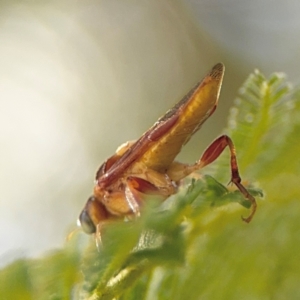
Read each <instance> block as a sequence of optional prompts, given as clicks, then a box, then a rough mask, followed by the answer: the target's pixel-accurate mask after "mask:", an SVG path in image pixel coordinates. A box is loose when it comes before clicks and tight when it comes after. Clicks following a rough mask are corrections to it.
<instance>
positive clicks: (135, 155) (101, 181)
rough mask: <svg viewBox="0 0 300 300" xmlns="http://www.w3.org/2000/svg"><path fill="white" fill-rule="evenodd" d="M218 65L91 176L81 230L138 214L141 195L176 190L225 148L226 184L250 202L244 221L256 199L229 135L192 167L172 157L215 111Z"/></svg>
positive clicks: (162, 195)
mask: <svg viewBox="0 0 300 300" xmlns="http://www.w3.org/2000/svg"><path fill="white" fill-rule="evenodd" d="M224 70H225V68H224V65H223V64H221V63H218V64H216V65H215V66H214V67H213V68H212V69H211V71H210V72H209V73H208V74H207V75H206V76H205V77H204V79H203V80H202V81H201V82H199V83H198V84H196V86H195V87H194V88H193V89H192V90H191V91H190V92H189V93H188V94H187V95H186V96H185V97H184V98H183V99H182V100H181V101H180V102H178V103H177V104H176V105H175V106H174V107H173V108H171V109H170V110H169V111H167V113H166V114H165V115H163V116H162V117H161V118H159V119H158V121H157V122H156V123H155V124H154V125H153V126H152V127H151V128H150V129H149V130H147V131H146V132H145V133H144V134H143V135H142V136H141V137H140V138H139V139H138V140H136V141H132V142H127V143H124V144H123V145H121V146H120V147H119V148H118V149H117V151H116V153H115V154H114V155H113V156H112V157H110V158H109V159H107V160H106V161H105V162H104V163H103V164H102V165H101V167H100V168H99V170H98V171H97V174H96V182H95V186H94V194H93V196H91V197H90V198H89V199H88V201H87V203H86V205H85V207H84V209H83V210H82V212H81V214H80V216H79V222H80V224H81V226H82V229H83V230H84V231H85V232H86V233H96V234H97V233H99V234H100V231H101V226H102V225H103V224H104V223H105V222H106V221H108V220H112V219H115V218H118V217H125V216H127V217H131V216H133V217H134V216H139V215H140V208H141V206H142V203H143V201H145V198H146V196H147V195H156V196H159V197H160V198H161V199H162V200H165V199H166V198H168V197H169V196H170V195H172V194H175V193H176V192H177V190H178V185H179V184H180V181H181V180H182V179H183V178H185V177H186V176H188V175H189V174H191V173H192V172H195V171H197V170H200V169H202V168H203V167H204V166H206V165H208V164H210V163H212V162H213V161H214V160H215V159H217V158H218V156H219V155H220V154H221V153H222V152H223V150H224V149H225V148H226V147H227V146H228V148H229V150H230V154H231V159H230V166H231V182H232V183H233V184H235V185H236V187H237V188H238V189H239V190H240V192H241V193H242V194H243V196H244V197H245V198H246V199H247V200H249V201H250V203H251V208H252V210H251V213H250V215H249V216H248V217H247V218H243V217H242V219H243V220H244V221H245V222H247V223H248V222H250V221H251V219H252V217H253V216H254V214H255V211H256V201H255V199H254V197H253V196H252V195H250V194H249V192H248V191H247V189H246V188H245V187H244V186H243V185H242V183H241V178H240V176H239V171H238V165H237V159H236V151H235V148H234V145H233V142H232V140H231V139H230V137H228V136H226V135H222V136H220V137H219V138H217V139H216V140H215V141H214V142H213V143H212V144H211V145H210V146H208V148H207V149H206V150H205V151H204V153H203V154H202V156H201V158H200V159H199V160H198V161H196V163H195V164H193V165H187V164H183V163H180V162H176V161H174V159H175V157H176V156H177V154H178V153H179V152H180V151H181V148H182V146H183V145H185V144H186V143H187V142H188V141H189V139H190V138H191V136H192V135H193V134H194V133H195V132H196V131H197V130H199V128H200V127H201V125H202V124H203V123H204V122H205V120H207V119H208V118H209V117H210V116H211V115H212V114H213V112H214V111H215V109H216V107H217V104H218V98H219V93H220V89H221V85H222V80H223V75H224Z"/></svg>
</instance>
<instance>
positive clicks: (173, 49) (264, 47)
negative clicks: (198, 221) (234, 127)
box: [0, 0, 300, 266]
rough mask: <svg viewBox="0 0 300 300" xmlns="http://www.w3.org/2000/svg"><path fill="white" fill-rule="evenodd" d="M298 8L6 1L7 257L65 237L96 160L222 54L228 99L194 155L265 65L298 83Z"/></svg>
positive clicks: (0, 96)
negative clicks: (252, 75)
mask: <svg viewBox="0 0 300 300" xmlns="http://www.w3.org/2000/svg"><path fill="white" fill-rule="evenodd" d="M299 13H300V2H297V1H284V2H283V1H278V0H276V1H270V0H269V1H263V2H261V1H258V0H255V1H251V2H245V1H243V2H241V1H230V0H225V1H221V0H213V1H212V0H203V1H173V0H172V1H171V0H167V1H158V0H153V1H82V2H80V1H51V2H48V3H45V2H40V3H39V2H37V1H26V2H24V1H20V2H18V1H1V3H0V104H1V109H0V125H1V126H0V143H1V156H0V162H1V171H0V176H1V178H0V190H1V198H0V266H3V265H5V264H7V263H8V262H9V261H11V260H13V259H15V258H17V257H22V256H24V255H25V256H36V255H40V254H41V253H43V252H44V251H45V249H50V248H54V247H61V246H62V245H63V242H64V239H65V237H66V235H67V234H68V232H69V231H70V230H72V229H73V228H74V227H75V226H76V225H75V222H76V219H77V217H78V214H79V213H80V210H81V208H82V207H83V205H84V204H85V201H86V199H87V197H88V196H89V195H90V193H91V191H92V186H93V180H94V174H95V171H96V169H97V167H98V166H99V165H100V164H101V163H102V162H103V160H104V159H105V158H106V157H108V156H109V155H111V154H112V153H113V152H114V151H115V149H116V148H117V147H118V146H119V145H120V144H121V143H122V142H124V141H126V140H131V139H135V138H138V137H139V136H140V135H141V133H142V132H144V131H145V130H146V129H147V128H148V127H149V126H150V125H152V124H153V123H154V122H155V121H156V119H157V118H158V117H159V116H160V115H161V114H163V113H164V112H165V111H166V110H167V109H168V108H169V107H170V106H171V105H173V104H174V103H175V102H176V101H178V100H179V99H180V98H181V97H182V96H183V95H184V94H185V93H186V92H187V91H188V90H189V89H190V87H192V86H193V84H195V83H196V82H197V81H198V80H199V79H201V78H202V76H203V75H204V74H205V73H206V71H207V70H208V69H209V68H210V67H211V66H212V65H213V64H215V63H216V62H219V61H222V62H223V63H225V65H226V74H225V80H224V86H223V89H222V94H221V98H220V104H219V107H218V110H217V111H216V113H215V114H214V116H213V117H212V118H211V119H210V120H209V121H208V122H207V123H206V124H205V126H204V128H203V129H202V130H201V131H200V132H199V134H198V135H197V136H196V137H194V138H193V140H192V141H191V142H190V144H189V145H188V146H187V147H186V150H185V151H184V153H183V154H181V156H180V158H181V159H182V160H185V161H189V162H192V160H195V159H197V158H198V157H199V156H200V153H201V151H202V150H203V149H204V148H205V147H206V146H207V145H208V144H209V142H210V141H211V140H213V139H214V138H215V137H216V136H217V135H218V134H219V133H220V132H221V130H222V128H223V127H224V126H225V124H226V118H227V116H228V109H229V107H230V106H231V104H232V102H233V100H234V98H235V95H236V92H237V89H238V87H239V86H240V85H241V84H242V82H243V81H244V80H245V78H246V76H247V75H248V74H249V73H250V72H251V71H253V69H254V68H258V69H260V70H261V71H262V72H263V73H265V74H266V75H268V74H269V73H271V72H274V71H283V72H286V73H287V74H288V75H289V80H290V81H292V82H295V83H296V82H299V77H300V76H299V71H298V70H299V55H300V40H299V36H300V19H299ZM187 157H189V158H187ZM241 171H242V170H241ZM242 172H243V171H242Z"/></svg>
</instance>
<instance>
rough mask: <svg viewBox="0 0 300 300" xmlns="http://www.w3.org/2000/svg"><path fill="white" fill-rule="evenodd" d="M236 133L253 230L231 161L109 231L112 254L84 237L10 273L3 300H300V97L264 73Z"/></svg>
mask: <svg viewBox="0 0 300 300" xmlns="http://www.w3.org/2000/svg"><path fill="white" fill-rule="evenodd" d="M228 124H229V125H228V129H227V130H226V133H227V134H228V135H229V136H230V137H232V139H233V141H234V143H235V145H236V149H237V155H238V162H239V166H240V172H241V175H242V178H243V179H244V180H246V179H247V180H246V181H245V182H247V181H248V182H251V185H249V184H248V185H247V188H249V191H250V192H251V194H252V195H254V196H255V197H256V198H257V200H258V211H257V214H256V215H255V217H254V219H253V221H252V222H251V223H250V224H245V223H243V222H242V221H241V218H240V216H241V214H243V215H244V216H247V212H248V211H247V209H246V208H249V203H248V201H247V200H245V199H243V197H242V196H241V194H240V193H239V192H237V191H235V190H233V189H231V186H229V187H228V188H227V187H225V186H224V185H222V184H220V183H219V181H222V182H224V183H226V182H228V181H229V179H230V177H229V174H230V173H229V156H228V155H226V154H224V155H223V156H222V157H221V158H220V159H218V161H217V162H216V163H215V164H214V165H215V167H214V169H212V170H211V172H212V173H211V175H212V176H213V177H211V176H208V175H206V176H203V177H202V178H201V179H199V180H197V181H196V180H192V181H191V182H189V183H186V185H185V187H183V189H182V191H181V192H180V193H179V195H177V196H174V197H173V198H172V199H169V200H167V201H166V202H165V203H164V204H163V205H161V206H159V207H157V205H156V204H155V203H152V202H149V204H148V206H147V207H146V208H145V210H144V213H143V216H142V217H141V218H139V219H137V220H135V221H134V222H123V221H122V222H121V221H120V222H116V223H114V224H109V225H107V226H106V228H105V232H104V234H103V245H102V246H99V247H98V248H97V247H96V245H95V242H94V240H93V239H92V238H90V239H88V238H86V236H84V235H83V234H82V233H77V234H74V236H73V237H72V238H71V241H69V242H68V243H67V245H66V246H65V248H64V249H62V250H60V251H56V252H53V253H52V254H49V255H47V256H46V257H44V258H42V259H39V260H19V261H17V262H14V263H13V264H11V265H9V266H7V267H6V268H4V269H3V270H2V271H1V272H0V299H70V298H71V299H91V300H92V299H93V300H95V299H124V300H125V299H126V300H133V299H146V300H150V299H175V300H176V299H178V300H179V299H298V298H300V289H299V287H298V285H299V284H298V282H299V281H300V268H299V267H298V262H299V258H300V254H299V253H300V223H299V221H298V219H299V215H300V205H299V200H300V189H299V188H298V185H297V183H298V181H299V170H300V156H299V153H300V143H298V136H299V134H300V90H299V89H295V88H294V89H293V88H291V87H290V85H289V84H288V83H287V82H286V80H285V78H284V76H283V75H282V74H273V75H271V76H270V78H269V79H267V78H265V77H264V76H263V75H262V74H261V73H259V72H258V71H256V72H255V73H254V74H252V75H250V76H249V78H248V79H247V81H246V82H245V84H244V86H243V87H242V88H241V90H240V93H239V96H238V98H237V100H236V103H235V106H234V107H233V108H232V110H231V113H230V118H229V123H228ZM215 178H217V180H218V181H217V180H216V179H215ZM260 188H261V189H262V190H263V193H264V195H265V197H264V198H263V199H262V198H261V196H262V192H261V190H260ZM243 207H244V208H243Z"/></svg>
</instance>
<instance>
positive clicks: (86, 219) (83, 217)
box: [79, 209, 96, 234]
mask: <svg viewBox="0 0 300 300" xmlns="http://www.w3.org/2000/svg"><path fill="white" fill-rule="evenodd" d="M79 222H80V225H81V227H82V229H83V231H84V232H85V233H87V234H92V233H95V232H96V226H95V224H94V223H93V221H92V219H91V218H90V216H89V213H88V212H87V211H86V210H85V209H84V210H83V211H82V212H81V214H80V216H79Z"/></svg>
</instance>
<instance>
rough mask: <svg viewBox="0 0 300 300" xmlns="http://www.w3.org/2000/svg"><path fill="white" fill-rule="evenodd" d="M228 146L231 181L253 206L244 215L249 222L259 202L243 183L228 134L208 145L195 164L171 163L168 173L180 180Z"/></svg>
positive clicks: (214, 158) (213, 159)
mask: <svg viewBox="0 0 300 300" xmlns="http://www.w3.org/2000/svg"><path fill="white" fill-rule="evenodd" d="M227 146H228V147H229V150H230V165H231V182H232V183H234V184H235V185H236V187H237V188H238V189H239V190H240V192H241V193H242V194H243V195H244V197H245V198H246V199H248V200H249V201H250V203H251V206H252V211H251V213H250V215H249V216H248V217H247V218H244V217H242V219H243V221H245V222H247V223H249V222H250V221H251V219H252V218H253V216H254V214H255V211H256V207H257V204H256V201H255V198H254V197H253V196H252V195H250V194H249V192H248V191H247V189H246V188H245V187H244V186H243V185H242V183H241V177H240V175H239V170H238V165H237V159H236V151H235V147H234V145H233V142H232V140H231V138H230V137H228V136H227V135H222V136H220V137H219V138H217V139H216V140H215V141H213V142H212V144H211V145H210V146H208V148H207V149H206V150H205V151H204V153H203V155H202V156H201V158H200V159H199V160H198V161H197V162H196V163H195V164H194V165H183V164H179V163H174V165H171V167H170V168H169V170H168V174H169V176H170V177H171V178H172V179H173V178H174V179H173V180H180V179H182V178H184V177H185V176H187V175H189V174H191V173H192V172H194V171H197V170H200V169H202V168H203V167H205V166H206V165H209V164H210V163H212V162H213V161H215V160H216V159H217V158H218V157H219V156H220V155H221V153H222V152H223V150H224V149H225V148H226V147H227Z"/></svg>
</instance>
